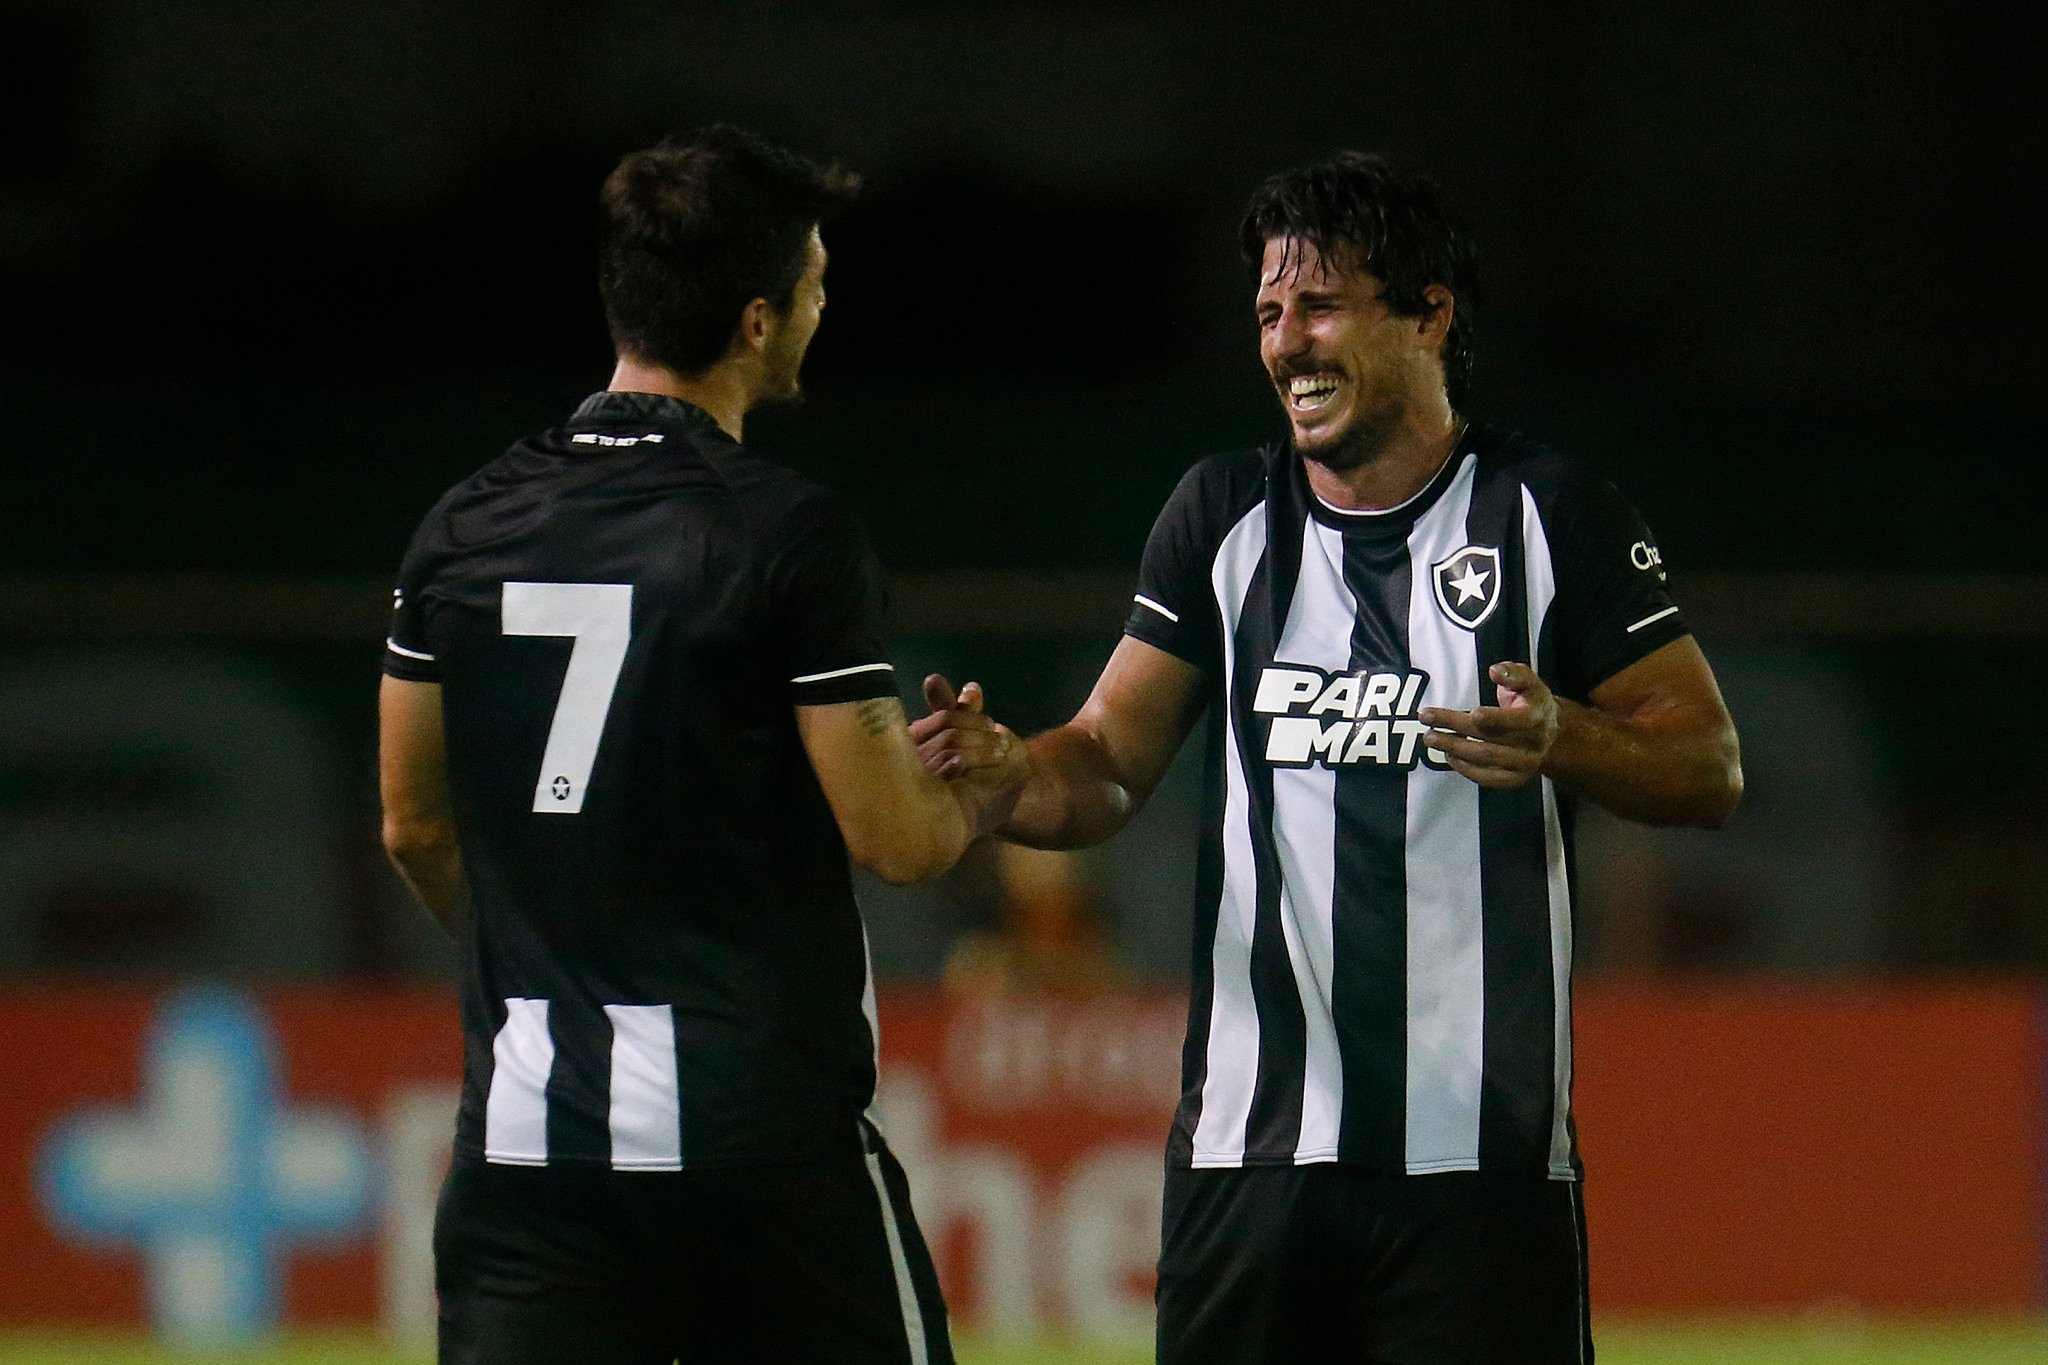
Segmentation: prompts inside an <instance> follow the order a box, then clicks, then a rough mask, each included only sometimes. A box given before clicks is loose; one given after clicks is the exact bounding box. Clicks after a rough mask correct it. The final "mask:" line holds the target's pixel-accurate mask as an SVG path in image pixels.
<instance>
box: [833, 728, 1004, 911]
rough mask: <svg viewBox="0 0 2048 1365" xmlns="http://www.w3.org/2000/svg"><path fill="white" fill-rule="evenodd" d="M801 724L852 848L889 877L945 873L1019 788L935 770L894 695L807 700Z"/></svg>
mask: <svg viewBox="0 0 2048 1365" xmlns="http://www.w3.org/2000/svg"><path fill="white" fill-rule="evenodd" d="M796 724H797V733H798V734H799V735H801V736H802V738H803V743H804V749H805V751H806V752H807V753H808V754H809V755H810V759H811V767H812V768H813V769H814V770H815V771H816V772H817V774H818V784H819V785H820V786H821V787H823V788H824V790H825V799H826V801H828V802H829V803H830V804H831V806H832V814H833V816H834V818H835V819H837V820H838V822H839V830H840V833H841V834H843V835H844V836H845V838H846V847H847V851H848V852H850V853H851V854H852V855H853V857H854V860H855V861H856V862H858V863H860V865H861V866H863V867H865V868H868V869H869V870H871V871H872V872H874V873H875V874H876V875H877V876H879V877H881V878H882V879H883V880H884V881H888V882H894V883H896V884H898V885H902V884H904V883H907V882H919V881H924V880H926V879H927V878H931V877H936V876H938V875H939V874H940V873H942V872H944V871H945V870H946V869H947V868H949V867H951V866H952V865H953V864H954V863H956V862H958V861H959V860H960V855H961V854H962V853H964V852H965V851H966V849H967V845H968V844H970V843H972V842H973V840H974V837H975V836H976V835H977V834H979V833H984V832H986V829H987V827H988V826H989V825H992V824H993V823H994V822H995V821H997V820H998V819H1000V818H1001V817H1002V815H1003V814H1004V813H1005V811H1006V810H1007V808H1008V798H1009V797H1010V796H1013V795H1014V792H1011V793H1004V792H1000V791H996V790H992V789H991V787H990V786H989V784H987V783H985V782H981V781H977V780H968V781H963V782H958V783H953V784H948V783H946V782H943V781H941V780H940V779H938V778H936V777H934V776H932V775H931V774H929V773H927V772H926V771H925V770H924V767H923V766H922V765H921V764H920V763H919V762H918V759H917V750H916V749H915V748H913V747H912V746H911V742H910V732H909V730H908V728H907V727H906V724H905V721H904V717H903V703H902V702H900V701H897V700H896V698H894V697H873V698H869V699H868V700H866V701H849V702H838V703H834V704H831V705H825V706H799V707H797V708H796Z"/></svg>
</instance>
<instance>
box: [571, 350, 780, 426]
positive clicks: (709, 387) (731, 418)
mask: <svg viewBox="0 0 2048 1365" xmlns="http://www.w3.org/2000/svg"><path fill="white" fill-rule="evenodd" d="M605 387H606V388H608V389H610V390H611V391H612V392H614V393H658V394H663V395H665V396H667V397H669V398H680V399H682V400H683V401H684V402H685V403H689V404H692V405H694V406H696V407H700V408H702V409H704V411H705V412H707V413H709V414H711V420H712V421H714V422H716V423H718V426H719V429H720V430H721V431H723V432H724V433H725V434H726V435H728V436H730V437H732V438H733V440H735V441H737V440H739V439H740V426H741V423H742V422H743V420H744V419H745V418H746V415H747V408H748V406H749V404H748V401H747V399H748V395H747V387H746V385H745V384H744V383H743V382H741V379H740V377H739V375H738V374H736V373H734V372H733V369H732V367H731V366H730V365H713V366H712V367H711V368H710V369H708V370H706V371H704V373H702V374H700V375H695V376H684V375H680V374H677V373H676V372H675V371H674V370H671V369H666V368H664V367H662V366H660V365H650V364H648V363H647V362H645V361H642V360H635V359H633V358H632V357H630V356H620V357H619V363H618V366H617V368H615V369H614V370H613V371H612V382H611V383H610V384H608V385H606V386H605Z"/></svg>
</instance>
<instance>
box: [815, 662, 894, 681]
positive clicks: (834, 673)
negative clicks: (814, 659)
mask: <svg viewBox="0 0 2048 1365" xmlns="http://www.w3.org/2000/svg"><path fill="white" fill-rule="evenodd" d="M891 667H893V665H891V664H855V665H854V666H853V667H852V668H835V669H832V670H831V671H830V672H827V673H806V674H804V675H803V676H802V677H801V678H791V679H790V681H791V682H793V683H814V682H829V681H830V680H831V679H833V678H850V677H852V676H853V675H854V674H856V673H887V672H888V671H889V670H890V668H891Z"/></svg>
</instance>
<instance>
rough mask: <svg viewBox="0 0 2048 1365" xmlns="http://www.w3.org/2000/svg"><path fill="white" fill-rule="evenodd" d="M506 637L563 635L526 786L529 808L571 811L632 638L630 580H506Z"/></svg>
mask: <svg viewBox="0 0 2048 1365" xmlns="http://www.w3.org/2000/svg"><path fill="white" fill-rule="evenodd" d="M504 631H505V634H507V635H567V636H570V637H571V638H573V639H574V640H575V641H576V643H575V645H574V646H572V647H571V649H570V650H569V671H568V672H567V673H565V674H563V675H562V693H561V696H560V697H558V698H557V699H556V701H555V719H554V723H553V724H551V725H550V726H549V727H548V745H547V750H546V752H545V753H543V754H542V756H541V760H540V778H539V780H537V781H536V782H535V783H534V784H533V809H534V811H535V812H536V813H538V814H541V815H574V814H576V813H577V812H579V811H581V810H582V809H583V791H584V788H586V787H587V786H589V785H590V770H591V768H592V767H594V766H595V765H596V763H597V743H598V741H599V740H600V739H602V738H603V737H604V722H605V717H606V716H608V715H610V714H611V709H612V693H613V692H615V691H616V690H617V689H618V686H619V670H620V668H621V667H623V666H624V664H625V662H626V646H627V645H628V644H629V643H630V642H631V641H632V638H633V585H632V584H631V583H507V584H506V585H505V599H504Z"/></svg>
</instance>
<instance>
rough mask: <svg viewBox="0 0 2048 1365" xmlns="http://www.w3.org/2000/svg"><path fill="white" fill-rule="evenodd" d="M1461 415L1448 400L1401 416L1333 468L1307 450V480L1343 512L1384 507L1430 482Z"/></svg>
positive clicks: (1453, 441)
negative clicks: (1375, 446)
mask: <svg viewBox="0 0 2048 1365" xmlns="http://www.w3.org/2000/svg"><path fill="white" fill-rule="evenodd" d="M1464 432H1465V419H1464V418H1462V417H1460V416H1459V415H1458V414H1457V413H1455V412H1453V411H1451V409H1450V408H1449V407H1448V406H1443V407H1439V408H1437V409H1436V410H1435V411H1433V412H1431V413H1430V414H1429V416H1428V417H1427V418H1425V419H1424V420H1422V421H1420V422H1415V421H1408V422H1403V423H1402V424H1401V425H1400V426H1399V427H1397V428H1395V430H1394V432H1393V433H1392V435H1391V436H1389V437H1388V439H1387V440H1386V442H1385V443H1384V444H1383V445H1381V447H1380V448H1379V450H1378V451H1376V452H1375V453H1374V454H1373V455H1371V456H1370V457H1369V458H1367V459H1366V460H1364V461H1363V462H1361V463H1359V464H1356V465H1353V466H1352V467H1351V468H1349V469H1343V470H1337V469H1331V468H1330V467H1329V466H1328V465H1325V464H1319V463H1317V462H1316V461H1314V460H1311V459H1309V458H1308V457H1306V456H1303V457H1302V462H1301V463H1302V468H1303V469H1304V470H1305V471H1306V472H1307V474H1308V486H1309V488H1310V489H1311V490H1312V491H1313V492H1314V493H1315V495H1316V496H1317V497H1319V498H1321V499H1322V500H1323V501H1324V502H1326V503H1328V504H1330V505H1331V506H1332V507H1337V508H1341V509H1343V510H1344V511H1347V512H1384V511H1386V510H1387V509H1389V508H1392V507H1399V506H1400V505H1401V504H1402V503H1404V502H1407V501H1408V500H1409V499H1410V498H1412V497H1414V496H1415V495H1416V494H1417V493H1420V492H1421V491H1422V490H1423V489H1424V488H1426V487H1428V486H1429V481H1430V480H1431V479H1433V478H1435V477H1436V476H1437V472H1438V471H1439V470H1441V469H1442V468H1443V467H1444V462H1445V461H1447V460H1449V459H1450V458H1451V455H1452V453H1453V451H1454V450H1455V448H1456V446H1457V443H1458V440H1459V438H1460V437H1462V436H1463V435H1464Z"/></svg>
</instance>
